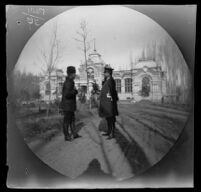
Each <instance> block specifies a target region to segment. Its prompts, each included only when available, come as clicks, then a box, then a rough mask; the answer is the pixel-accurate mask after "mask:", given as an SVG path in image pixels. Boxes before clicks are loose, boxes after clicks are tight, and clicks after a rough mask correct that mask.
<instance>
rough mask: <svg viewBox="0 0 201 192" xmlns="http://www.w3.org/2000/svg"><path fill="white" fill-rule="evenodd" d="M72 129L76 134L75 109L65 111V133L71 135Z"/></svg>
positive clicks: (67, 135) (66, 135)
mask: <svg viewBox="0 0 201 192" xmlns="http://www.w3.org/2000/svg"><path fill="white" fill-rule="evenodd" d="M69 128H70V131H71V133H72V134H73V135H75V114H74V112H73V111H64V120H63V133H64V135H65V137H70V133H69Z"/></svg>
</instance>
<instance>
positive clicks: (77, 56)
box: [16, 6, 167, 73]
mask: <svg viewBox="0 0 201 192" xmlns="http://www.w3.org/2000/svg"><path fill="white" fill-rule="evenodd" d="M55 19H56V20H57V21H58V39H59V40H61V41H62V46H64V49H63V50H62V52H61V54H62V60H61V61H60V62H58V68H61V69H63V70H65V69H66V67H67V66H68V65H73V66H75V67H76V68H77V69H78V67H79V65H80V61H81V60H83V61H84V54H83V52H82V51H81V50H79V49H78V46H80V44H79V43H78V42H76V41H75V40H74V39H73V38H79V36H78V35H77V33H76V31H78V30H79V27H80V22H81V21H82V20H83V19H84V20H86V21H87V23H88V30H89V31H90V33H89V40H91V39H93V38H96V49H97V52H99V53H100V54H101V55H102V59H103V60H104V61H105V62H106V63H109V64H110V65H111V66H112V67H113V68H114V69H115V70H119V69H120V68H121V69H129V58H130V53H131V52H132V55H133V59H135V57H136V56H137V55H139V53H140V51H141V49H142V47H143V46H145V45H146V44H147V43H149V42H151V41H152V40H159V39H161V38H162V39H163V38H164V37H165V36H167V33H166V32H165V31H164V29H163V28H161V27H160V26H159V25H158V24H157V23H156V22H155V21H153V20H152V19H150V18H149V17H147V16H146V15H143V14H142V13H139V12H137V11H134V10H133V9H129V8H126V7H123V6H82V7H76V8H73V9H71V10H68V11H66V12H64V13H62V14H60V15H58V16H56V17H55V18H53V19H51V20H50V21H48V22H47V23H45V24H44V25H43V26H42V27H40V28H39V29H38V30H37V31H36V33H35V34H34V35H33V36H32V37H31V38H30V40H29V41H28V42H27V44H26V46H25V47H24V49H23V51H22V53H21V55H20V58H19V60H18V62H17V65H16V69H17V70H20V71H24V70H25V71H27V72H32V73H39V72H41V66H43V65H44V62H43V61H42V60H41V59H40V57H41V56H40V55H41V53H40V49H41V48H44V49H45V50H48V48H49V45H50V44H49V42H50V37H51V34H52V27H53V21H54V20H55ZM92 51H93V43H91V50H90V51H89V52H88V54H89V53H90V52H92Z"/></svg>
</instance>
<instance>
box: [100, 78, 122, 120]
mask: <svg viewBox="0 0 201 192" xmlns="http://www.w3.org/2000/svg"><path fill="white" fill-rule="evenodd" d="M117 101H118V95H117V91H116V85H115V81H114V79H113V78H112V77H110V79H108V80H106V81H105V82H104V84H103V87H102V89H101V93H100V103H99V116H100V117H112V116H117V115H118V114H119V113H118V109H117Z"/></svg>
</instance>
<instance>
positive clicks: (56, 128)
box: [18, 116, 63, 143]
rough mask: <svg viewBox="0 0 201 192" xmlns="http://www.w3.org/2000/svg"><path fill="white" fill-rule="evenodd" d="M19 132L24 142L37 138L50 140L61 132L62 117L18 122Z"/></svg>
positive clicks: (29, 119)
mask: <svg viewBox="0 0 201 192" xmlns="http://www.w3.org/2000/svg"><path fill="white" fill-rule="evenodd" d="M18 121H19V124H20V127H19V128H20V131H21V133H22V135H23V137H24V139H25V141H26V142H28V143H29V142H31V141H32V140H35V139H37V138H40V139H45V140H50V139H51V138H52V137H54V136H55V135H56V134H57V133H59V132H60V131H61V130H62V123H63V118H62V116H49V117H41V118H37V119H36V118H28V119H20V120H18Z"/></svg>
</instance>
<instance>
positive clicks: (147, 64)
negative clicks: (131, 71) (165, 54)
mask: <svg viewBox="0 0 201 192" xmlns="http://www.w3.org/2000/svg"><path fill="white" fill-rule="evenodd" d="M143 67H148V68H153V67H157V64H156V63H155V62H154V61H152V60H149V61H140V62H139V63H137V64H136V65H135V69H141V68H143Z"/></svg>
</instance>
